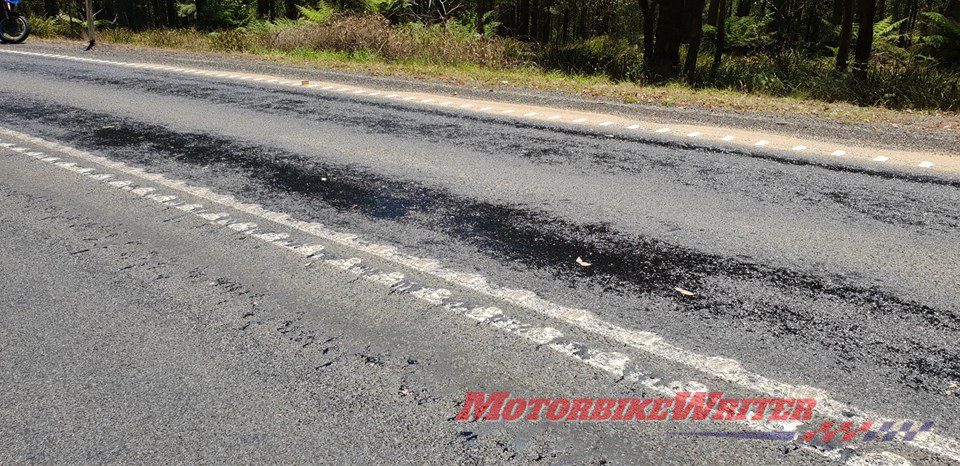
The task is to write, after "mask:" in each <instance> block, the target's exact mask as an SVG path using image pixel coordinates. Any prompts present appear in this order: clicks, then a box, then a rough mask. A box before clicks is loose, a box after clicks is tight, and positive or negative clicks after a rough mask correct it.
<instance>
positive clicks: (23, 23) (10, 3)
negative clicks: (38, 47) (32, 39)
mask: <svg viewBox="0 0 960 466" xmlns="http://www.w3.org/2000/svg"><path fill="white" fill-rule="evenodd" d="M0 2H3V18H0V42H2V43H4V44H19V43H21V42H23V41H25V40H27V36H29V35H30V23H28V22H27V18H24V17H23V16H22V15H21V14H20V12H19V4H20V0H0Z"/></svg>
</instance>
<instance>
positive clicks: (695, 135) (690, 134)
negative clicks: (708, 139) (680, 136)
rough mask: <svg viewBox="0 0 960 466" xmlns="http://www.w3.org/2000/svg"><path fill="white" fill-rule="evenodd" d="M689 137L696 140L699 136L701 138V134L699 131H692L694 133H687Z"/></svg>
mask: <svg viewBox="0 0 960 466" xmlns="http://www.w3.org/2000/svg"><path fill="white" fill-rule="evenodd" d="M687 136H688V137H691V138H695V137H697V136H700V132H699V131H692V132H689V133H687Z"/></svg>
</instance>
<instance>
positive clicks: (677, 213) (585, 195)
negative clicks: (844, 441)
mask: <svg viewBox="0 0 960 466" xmlns="http://www.w3.org/2000/svg"><path fill="white" fill-rule="evenodd" d="M26 47H33V46H26ZM38 47H39V48H38V50H39V49H42V50H47V51H57V52H58V53H76V51H75V50H72V49H69V48H67V47H65V46H52V45H43V46H38ZM26 49H28V48H24V50H26ZM98 53H100V55H99V57H100V58H111V57H112V58H113V59H124V60H133V59H136V58H137V57H136V53H135V52H131V51H124V52H123V53H122V54H120V53H119V52H118V54H117V55H116V56H112V55H110V53H111V52H109V51H104V52H98ZM167 58H170V57H165V56H156V55H149V56H145V57H144V58H143V60H144V61H152V62H162V60H164V59H167ZM174 58H175V57H173V58H170V59H171V60H173V59H174ZM271 71H272V72H274V73H276V74H282V73H283V72H284V71H285V69H284V68H283V67H277V68H275V69H272V70H271ZM286 71H287V72H289V73H290V75H291V76H295V75H296V74H295V70H294V69H289V70H286ZM356 79H361V78H356ZM0 82H4V83H6V84H5V87H6V90H5V103H4V107H5V109H6V111H7V114H8V115H13V116H15V118H10V119H7V120H6V121H5V122H3V123H0V126H2V127H5V128H8V129H15V130H17V131H20V132H23V133H27V134H29V135H32V136H36V137H40V138H43V139H46V140H50V141H56V142H58V143H61V144H63V145H65V146H69V147H73V148H77V149H80V150H84V151H87V152H90V153H93V154H96V155H99V156H103V157H106V158H108V159H110V160H115V161H118V162H123V163H125V164H127V165H130V166H133V167H138V168H143V169H145V170H146V171H147V172H150V173H161V174H164V175H167V176H170V177H173V178H176V179H179V180H184V181H186V182H188V183H190V184H191V185H194V186H203V187H208V188H210V189H212V190H214V191H216V192H219V193H224V194H229V195H232V196H234V197H235V198H236V199H238V200H239V201H241V202H246V203H255V204H258V205H262V206H264V207H265V208H267V209H270V210H272V211H276V212H283V213H286V214H289V215H290V216H292V217H295V218H298V219H302V220H305V221H311V222H319V223H322V224H324V225H328V226H330V227H334V228H336V229H337V230H339V231H345V232H350V233H353V234H357V235H359V236H361V237H363V238H364V239H366V240H369V241H373V242H376V243H380V244H387V245H391V246H395V247H397V248H399V249H400V250H403V251H407V252H410V253H412V254H416V255H419V256H421V257H430V258H433V259H437V260H438V261H440V262H442V263H443V264H445V265H447V266H449V267H450V268H452V269H456V270H462V271H464V272H468V273H475V274H479V275H482V276H484V277H486V278H487V279H489V280H490V281H493V282H496V283H500V284H503V285H505V286H509V287H511V288H517V289H525V290H532V291H534V292H536V293H537V294H538V295H540V296H542V297H543V298H544V299H548V300H550V301H552V302H557V303H562V304H565V305H570V306H576V307H579V308H582V309H587V310H590V311H591V312H593V313H595V314H596V315H597V316H599V317H600V318H602V319H603V320H605V321H608V322H612V323H615V324H617V325H621V326H623V327H626V328H630V329H636V330H643V331H650V332H655V333H656V334H657V335H660V336H661V337H663V338H664V339H665V340H667V341H670V342H672V343H675V344H676V345H678V346H681V347H683V348H687V349H690V350H693V351H696V352H698V353H701V354H707V355H716V356H722V357H725V358H730V359H733V360H736V361H739V362H740V364H742V365H743V366H744V367H746V368H748V369H749V370H751V371H753V372H756V373H759V374H763V375H765V376H767V377H770V378H774V379H777V380H782V381H785V382H788V383H792V384H796V385H807V386H812V387H818V388H820V389H823V390H825V391H826V392H827V393H829V394H830V396H831V397H832V398H833V399H836V400H840V401H841V402H844V403H849V404H850V405H852V406H857V407H860V408H864V409H869V410H870V411H873V412H879V413H883V414H884V415H886V416H889V417H891V418H895V419H921V420H932V421H934V425H935V429H936V430H938V431H940V432H944V433H947V434H949V433H950V432H956V431H957V428H958V427H960V422H958V421H957V416H956V414H957V412H958V408H960V397H958V396H955V395H951V394H950V392H949V387H950V386H951V384H952V383H956V382H957V381H958V380H960V345H958V341H960V305H958V303H960V247H958V245H960V233H958V232H960V229H958V227H960V187H958V186H957V185H956V183H955V181H952V180H948V179H944V180H937V179H935V178H933V177H924V178H914V177H910V176H907V175H905V174H903V173H900V172H895V171H891V172H889V173H886V172H883V171H882V169H881V170H878V171H872V172H864V171H858V170H855V169H851V168H850V167H845V166H843V165H839V164H838V165H835V166H830V165H823V164H803V163H787V162H784V161H783V160H780V159H777V158H772V157H771V158H765V157H748V156H744V155H742V154H738V153H732V152H730V151H726V150H723V149H722V148H719V147H712V146H711V145H710V143H709V142H703V143H698V144H690V143H685V144H663V143H655V141H643V140H638V139H635V138H633V139H631V138H623V137H618V136H613V137H611V136H609V135H606V134H603V133H601V132H597V133H591V132H587V131H573V130H568V129H566V128H564V127H562V126H557V125H537V124H520V123H517V122H511V121H507V120H502V119H497V118H485V117H477V116H476V115H467V114H458V113H457V112H437V111H434V110H431V109H429V108H423V107H417V106H413V105H405V104H403V103H385V102H382V101H374V100H372V99H365V98H363V97H358V96H350V95H331V94H317V93H311V92H307V91H305V90H300V89H296V88H292V89H279V88H277V87H271V86H268V85H263V84H256V83H244V82H225V81H218V80H215V79H210V78H207V77H202V76H183V75H177V74H172V73H163V72H158V71H149V70H132V69H126V68H119V67H107V66H98V65H93V64H88V63H78V62H66V61H63V60H55V59H48V58H42V57H28V56H16V57H13V56H4V57H3V60H2V61H0ZM385 82H387V83H389V82H388V81H385V80H384V79H383V78H379V79H378V80H377V81H376V84H378V85H381V86H382V85H384V83H385ZM405 85H407V84H405ZM0 139H4V140H7V139H8V138H6V137H0ZM0 151H2V150H0ZM54 155H56V154H54ZM0 174H2V176H0V206H2V208H0V217H2V222H0V238H2V240H3V242H4V243H5V246H6V247H4V248H2V249H0V277H2V280H0V297H2V299H3V301H2V303H3V311H4V312H2V313H0V345H2V346H0V374H2V377H0V402H2V406H3V409H2V412H0V443H2V444H3V448H0V462H3V463H22V462H27V463H36V462H71V463H79V462H83V463H88V462H95V463H103V462H134V461H136V462H170V461H176V462H223V463H226V462H239V461H243V462H297V463H303V462H332V461H338V462H351V463H361V462H362V463H369V462H373V461H389V462H391V463H393V462H399V463H429V464H435V463H445V464H449V463H471V464H476V463H506V462H520V463H527V462H536V461H545V462H551V463H607V462H611V463H633V464H636V463H651V462H668V463H678V464H679V463H685V464H691V463H696V464H703V463H729V462H737V463H746V464H761V463H762V464H766V463H772V462H782V461H787V462H791V463H820V462H835V461H836V458H833V457H824V456H822V455H818V454H816V452H811V451H809V449H802V448H794V447H795V445H794V446H786V447H785V446H784V445H782V444H776V443H763V442H758V441H744V440H737V441H731V440H724V439H713V438H699V437H698V438H696V440H692V441H691V440H688V439H684V441H682V442H681V441H678V440H677V439H678V437H677V436H676V435H673V434H675V433H676V431H677V429H678V428H682V427H684V426H678V425H676V423H672V424H657V423H640V424H630V425H624V424H618V423H502V424H500V423H465V422H459V421H454V420H453V417H454V416H455V415H456V413H457V412H458V411H459V408H460V404H461V403H462V402H463V396H464V393H465V392H466V391H468V390H471V391H472V390H487V391H501V390H502V391H511V392H514V393H516V394H519V395H523V396H528V397H534V396H609V397H614V398H615V397H618V396H640V395H641V394H643V393H644V389H643V387H640V386H637V385H632V384H630V383H627V382H625V381H623V380H617V379H616V378H615V377H611V376H610V375H609V374H604V373H602V372H601V371H598V370H596V369H595V368H591V367H589V366H587V365H584V364H578V363H576V362H575V361H570V360H568V359H564V358H563V357H561V356H559V355H557V354H553V353H550V352H547V351H544V350H543V349H542V348H540V347H535V346H533V345H530V344H528V343H525V342H523V341H520V340H519V339H517V338H515V337H512V336H511V335H509V334H500V333H496V332H493V331H491V330H489V329H486V328H483V327H479V326H477V325H476V324H475V323H471V322H468V321H465V320H463V319H457V318H454V317H453V316H450V315H448V314H444V313H443V312H439V311H438V310H437V309H436V308H435V306H430V305H429V304H427V303H424V302H421V301H417V300H415V299H413V298H411V297H409V296H405V295H402V294H397V293H391V292H385V291H383V290H382V289H380V288H377V287H375V286H373V285H371V284H370V283H367V282H364V281H362V280H359V279H358V278H357V277H356V276H353V275H350V274H348V273H343V272H338V271H335V270H327V269H322V268H318V267H316V266H315V264H313V263H312V262H311V261H310V260H307V259H303V258H295V257H290V256H289V255H284V254H281V253H279V252H278V251H277V250H275V249H271V248H269V247H266V246H264V245H262V244H259V243H257V242H255V241H253V240H251V239H250V237H249V236H244V235H237V234H233V235H224V234H222V233H221V232H220V231H219V230H217V229H215V228H213V227H212V226H211V222H204V221H202V220H199V219H197V218H196V217H191V216H189V215H187V214H185V213H184V212H183V211H181V210H177V209H174V208H172V207H167V206H162V205H148V206H145V205H144V204H143V200H141V199H138V198H134V197H130V196H129V195H127V194H126V193H124V192H122V191H116V190H113V191H111V190H107V189H105V188H104V186H103V185H102V184H96V183H93V182H91V181H89V180H86V179H83V178H80V177H77V176H76V175H75V174H74V173H69V172H64V171H62V170H60V171H58V170H57V169H56V168H55V167H53V166H47V165H42V164H40V163H39V162H35V161H30V160H28V158H25V157H23V156H20V155H16V154H8V156H3V157H0ZM578 258H579V259H580V262H581V263H589V264H590V265H589V266H583V265H581V264H578ZM405 273H411V274H415V273H414V272H411V271H405ZM420 279H421V280H422V281H423V282H424V283H427V284H432V285H437V283H435V282H437V280H436V279H435V278H431V277H420ZM437 286H439V285H437ZM447 287H448V288H449V285H447ZM678 288H679V289H682V290H689V291H690V292H691V294H686V293H679V292H678V291H677V289H678ZM466 293H469V292H466ZM475 299H476V300H478V301H479V302H483V303H494V302H495V301H496V300H493V299H491V298H489V297H475ZM498 305H499V304H498ZM516 312H518V313H519V312H521V311H519V310H518V311H516ZM520 315H523V314H520ZM523 316H524V317H525V318H528V319H530V320H531V321H534V322H538V323H541V324H543V325H548V324H550V322H549V321H548V319H544V318H542V316H526V315H523ZM560 328H562V329H563V330H564V331H565V332H567V333H572V334H575V335H578V337H579V334H576V332H577V331H576V330H573V329H567V328H563V327H560ZM582 338H583V339H585V340H586V339H588V338H589V339H590V341H591V342H593V341H598V342H600V343H599V344H610V343H611V342H609V341H605V340H602V339H598V340H593V339H592V338H593V337H589V336H586V335H584V336H582ZM644 363H645V364H648V368H649V371H650V373H651V374H654V375H657V376H658V378H662V379H664V380H673V379H676V380H704V381H706V382H707V383H709V384H710V385H711V386H714V385H716V386H721V387H722V386H723V384H722V382H718V381H713V380H710V378H709V377H705V376H703V375H702V374H700V373H698V372H697V371H696V370H694V369H692V368H690V367H678V365H677V364H675V363H671V362H669V361H660V360H656V359H655V358H650V359H648V360H644ZM725 388H727V389H726V390H725V391H727V392H728V393H737V394H741V395H742V396H748V395H750V394H751V392H750V390H749V389H744V388H743V387H739V388H738V387H733V386H730V387H725ZM873 448H874V446H864V447H863V449H862V450H858V451H861V452H862V451H872V450H871V449H873ZM897 453H898V454H899V455H902V456H904V457H905V458H908V459H910V460H911V461H913V462H915V463H926V462H944V461H946V460H944V458H942V457H937V456H934V455H931V454H929V453H928V452H922V451H921V452H917V451H913V450H910V449H908V448H905V449H901V450H898V451H897ZM860 454H861V453H852V452H851V451H844V452H843V453H842V459H843V460H846V459H849V458H850V457H851V455H853V456H856V455H860Z"/></svg>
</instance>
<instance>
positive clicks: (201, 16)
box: [194, 0, 208, 30]
mask: <svg viewBox="0 0 960 466" xmlns="http://www.w3.org/2000/svg"><path fill="white" fill-rule="evenodd" d="M194 2H195V3H194V5H196V7H197V10H196V15H197V24H196V27H197V29H201V30H204V29H207V27H208V25H207V0H194Z"/></svg>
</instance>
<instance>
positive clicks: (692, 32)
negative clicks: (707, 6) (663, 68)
mask: <svg viewBox="0 0 960 466" xmlns="http://www.w3.org/2000/svg"><path fill="white" fill-rule="evenodd" d="M688 3H689V4H690V5H689V10H687V11H688V12H689V13H688V16H687V18H686V24H685V26H686V27H684V31H685V32H686V35H687V60H686V63H685V64H684V66H683V69H684V74H685V75H686V76H687V82H689V83H690V84H693V83H694V81H695V79H696V76H697V59H698V58H700V42H701V41H702V39H703V6H704V3H705V0H690V1H689V2H688Z"/></svg>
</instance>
